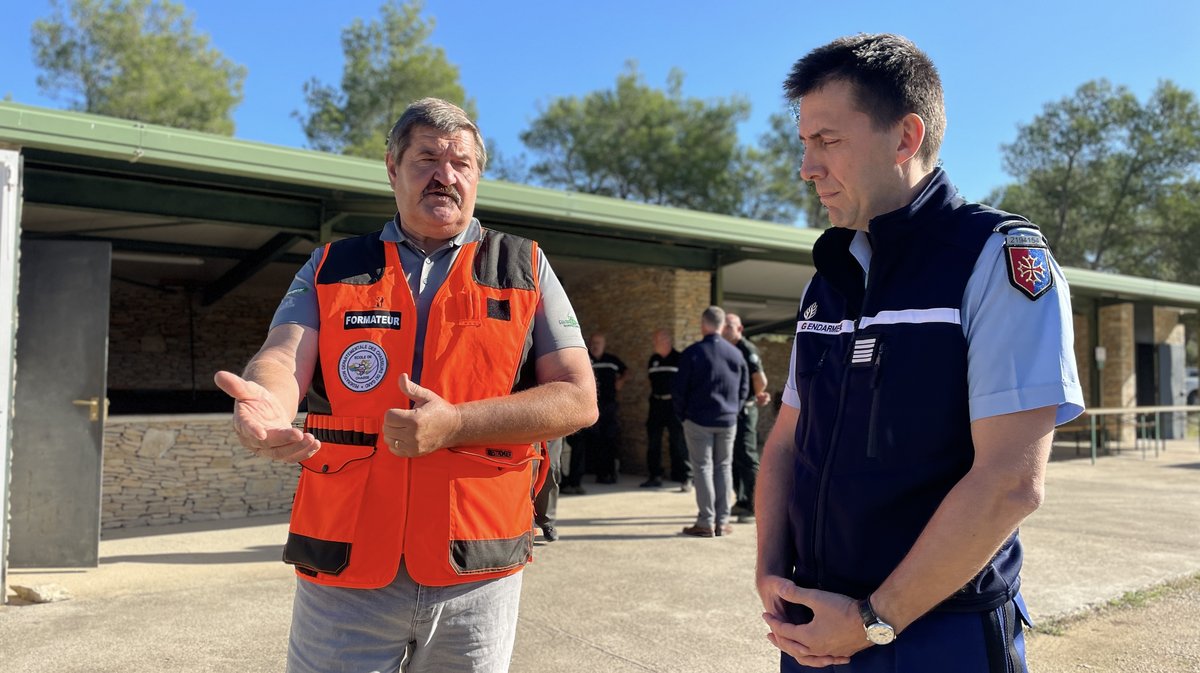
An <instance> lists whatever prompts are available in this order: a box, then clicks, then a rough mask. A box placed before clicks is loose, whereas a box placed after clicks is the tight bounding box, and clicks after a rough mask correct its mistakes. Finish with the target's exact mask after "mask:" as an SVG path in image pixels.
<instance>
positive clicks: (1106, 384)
mask: <svg viewBox="0 0 1200 673" xmlns="http://www.w3.org/2000/svg"><path fill="white" fill-rule="evenodd" d="M1100 345H1101V346H1103V347H1104V349H1105V351H1106V355H1107V360H1106V362H1105V365H1104V371H1103V373H1102V374H1101V376H1100V406H1102V407H1132V406H1136V405H1137V374H1136V372H1135V370H1134V365H1135V362H1136V357H1135V356H1136V352H1135V351H1136V345H1135V344H1134V338H1133V304H1113V305H1110V306H1103V307H1101V308H1100ZM1110 427H1111V422H1110ZM1133 440H1134V427H1133V424H1132V423H1131V422H1126V423H1123V424H1122V425H1121V436H1120V441H1121V442H1133Z"/></svg>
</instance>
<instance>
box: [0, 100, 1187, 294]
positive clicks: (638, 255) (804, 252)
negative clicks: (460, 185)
mask: <svg viewBox="0 0 1200 673" xmlns="http://www.w3.org/2000/svg"><path fill="white" fill-rule="evenodd" d="M0 144H11V145H15V146H20V147H23V148H33V149H36V150H41V151H45V152H48V153H51V155H52V156H58V155H62V156H66V157H71V158H73V159H79V160H81V161H82V160H83V159H84V158H89V159H94V160H105V161H108V162H120V163H121V164H123V165H126V166H130V167H137V168H139V169H140V170H141V171H142V172H143V173H145V172H151V173H153V172H154V171H156V170H159V169H157V168H150V167H164V169H166V170H175V171H177V172H178V174H179V175H182V176H184V177H185V178H187V177H191V178H193V179H195V180H196V181H197V182H201V181H203V180H201V176H203V178H204V180H209V179H211V180H216V179H218V178H223V179H226V180H227V179H230V178H234V179H237V180H239V181H243V182H246V183H247V184H252V185H255V186H256V187H258V188H266V187H286V188H287V189H288V190H289V191H291V192H300V193H308V192H311V193H312V194H314V195H317V196H319V197H320V198H321V199H323V202H322V203H323V205H322V209H321V214H322V216H323V217H326V218H327V219H326V221H330V220H329V219H328V218H329V216H331V215H332V214H335V213H337V212H338V210H339V208H340V209H342V210H343V211H344V212H345V213H354V212H358V213H367V214H370V216H371V217H372V218H375V219H373V220H371V221H374V222H377V221H378V217H379V215H380V214H390V210H391V208H392V205H391V196H392V195H391V191H390V189H389V187H388V184H387V179H386V175H385V174H384V165H383V163H382V162H381V161H371V160H367V159H359V158H355V157H347V156H342V155H336V154H329V153H325V152H316V151H312V150H304V149H297V148H289V147H280V146H277V145H268V144H265V143H258V142H252V141H246V140H237V139H234V138H228V137H223V136H216V135H211V134H207V133H199V132H195V131H184V130H179V129H172V128H167V127H163V126H155V125H151V124H142V123H140V122H135V121H129V120H124V119H115V118H111V117H103V116H98V115H91V114H85V113H80V112H70V111H62V110H50V109H45V108H39V107H32V106H27V105H21V104H17V103H11V102H0ZM153 188H154V187H151V189H153ZM477 209H478V211H479V212H480V214H481V219H483V217H485V216H486V217H487V218H500V219H502V220H504V221H506V222H508V223H510V224H513V225H516V226H517V227H518V228H527V230H529V231H536V232H537V236H538V237H539V238H544V237H546V236H550V237H552V238H553V237H555V236H558V237H559V238H560V240H564V241H565V240H566V238H565V237H568V236H574V237H575V238H574V239H572V240H573V241H574V244H575V245H576V246H579V241H580V240H584V241H587V240H590V239H587V238H581V237H589V236H600V237H603V238H604V239H606V241H607V242H609V243H611V242H613V241H614V240H620V239H624V240H625V241H626V244H625V245H624V247H621V246H617V248H618V252H617V253H616V254H619V255H630V256H631V257H630V258H631V259H633V260H634V261H646V262H652V261H654V260H656V259H661V260H663V261H664V262H666V261H670V260H672V259H676V260H680V261H689V262H690V263H691V264H692V265H693V267H692V268H704V267H706V266H708V265H709V264H710V263H711V264H714V265H720V264H721V263H727V262H730V261H735V260H738V259H772V260H777V261H787V262H794V263H801V264H804V263H809V262H810V260H811V253H812V246H813V243H814V242H815V241H816V239H817V237H818V236H819V235H820V232H819V231H817V230H815V229H805V228H798V227H790V226H786V225H780V224H775V223H769V222H759V221H754V220H747V219H742V218H736V217H728V216H724V215H714V214H710V213H702V212H696V211H690V210H684V209H679V208H667V207H662V206H651V205H646V204H640V203H633V202H630V201H624V200H620V199H613V198H607V197H601V196H594V195H590V194H579V193H575V192H567V191H558V190H551V189H544V188H538V187H530V186H526V185H516V184H511V183H506V182H499V181H487V180H485V181H483V182H482V183H481V184H480V186H479V196H478V203H477ZM335 219H336V218H335ZM313 226H315V225H313ZM372 226H375V225H372ZM343 231H346V232H348V233H357V232H355V231H353V230H352V229H345V230H343ZM655 243H657V244H662V245H661V246H659V247H660V248H661V251H660V253H658V254H657V256H656V255H651V254H646V253H645V251H646V250H648V249H649V248H651V247H654V246H652V245H647V244H655ZM672 246H685V247H686V246H690V250H691V252H690V253H688V252H687V249H685V247H679V248H672ZM700 249H707V250H708V252H707V253H706V254H707V255H708V256H704V255H697V254H696V253H697V252H701V250H700ZM672 250H674V252H672ZM685 253H687V254H685ZM710 253H711V254H710ZM689 254H690V256H688V255H689ZM671 255H675V256H674V257H671ZM710 260H711V261H710ZM1065 273H1066V277H1067V280H1068V282H1069V283H1070V284H1071V288H1072V290H1073V292H1075V293H1076V294H1079V295H1082V296H1092V297H1112V298H1118V299H1126V300H1143V301H1151V302H1154V303H1156V304H1162V305H1171V306H1179V307H1186V308H1200V287H1196V286H1191V285H1183V284H1180V283H1168V282H1163V281H1158V280H1152V279H1146V278H1136V277H1132V276H1121V275H1117V274H1109V273H1101V272H1096V271H1089V270H1085V269H1076V268H1068V269H1066V270H1065Z"/></svg>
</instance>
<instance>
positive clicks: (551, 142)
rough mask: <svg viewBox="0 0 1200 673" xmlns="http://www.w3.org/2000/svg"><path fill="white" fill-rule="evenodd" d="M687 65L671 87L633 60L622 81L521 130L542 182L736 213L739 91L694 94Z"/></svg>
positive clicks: (555, 105) (743, 110) (568, 100)
mask: <svg viewBox="0 0 1200 673" xmlns="http://www.w3.org/2000/svg"><path fill="white" fill-rule="evenodd" d="M682 88H683V73H682V72H680V71H679V70H672V71H671V73H670V75H669V76H668V78H667V88H666V89H665V90H661V89H655V88H652V87H650V86H647V85H646V84H645V82H643V81H642V77H641V75H639V74H638V71H637V66H636V64H634V63H629V64H628V65H627V67H626V70H625V72H623V73H622V74H620V75H619V76H618V77H617V83H616V87H615V88H613V89H609V90H604V91H594V92H592V93H589V94H587V95H586V96H584V97H582V98H579V97H574V96H571V97H564V98H557V99H555V100H553V101H551V102H550V103H549V104H548V105H546V106H545V108H544V109H543V110H542V111H541V113H540V114H539V116H538V117H537V118H536V119H534V120H533V122H532V124H531V125H530V127H529V128H528V129H526V130H525V131H524V132H522V133H521V136H520V137H521V141H522V142H523V143H524V144H525V146H526V147H527V148H529V150H530V151H531V153H532V154H533V155H534V159H535V162H534V163H533V165H532V166H530V168H529V174H530V176H531V177H532V178H533V180H534V181H536V182H539V183H541V184H544V185H547V186H551V187H561V188H565V189H571V190H575V191H579V192H586V193H590V194H602V195H605V196H612V197H616V198H620V199H629V200H633V201H641V202H644V203H652V204H657V205H667V206H676V207H680V208H691V209H694V210H703V211H708V212H715V213H726V214H737V213H738V212H739V207H740V203H741V195H740V194H739V189H738V188H739V187H740V186H741V181H740V180H739V179H738V177H737V175H736V174H735V169H736V168H737V167H738V164H739V162H740V158H739V154H738V142H737V124H738V122H740V121H742V120H744V119H745V118H746V117H747V116H748V115H749V112H750V105H749V103H747V102H746V101H744V100H741V99H739V98H731V99H728V100H717V101H714V102H711V103H708V102H705V101H702V100H699V99H695V98H685V97H684V96H683V93H682Z"/></svg>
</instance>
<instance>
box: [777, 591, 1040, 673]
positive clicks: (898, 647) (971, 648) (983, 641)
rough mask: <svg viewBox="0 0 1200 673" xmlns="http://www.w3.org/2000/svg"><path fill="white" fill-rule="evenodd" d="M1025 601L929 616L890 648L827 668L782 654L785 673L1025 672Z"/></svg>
mask: <svg viewBox="0 0 1200 673" xmlns="http://www.w3.org/2000/svg"><path fill="white" fill-rule="evenodd" d="M1028 615H1029V612H1028V610H1026V609H1025V600H1024V599H1023V598H1021V595H1020V594H1017V597H1016V599H1015V601H1010V602H1008V603H1006V604H1004V605H1001V606H1000V607H998V608H996V609H995V610H992V611H991V612H984V613H979V612H930V613H929V614H927V615H925V616H924V617H921V618H920V619H918V620H917V621H915V622H913V623H912V624H911V625H909V627H908V628H907V629H905V630H904V632H903V633H901V634H900V635H898V636H897V637H896V640H894V641H892V644H891V645H873V646H871V647H868V648H867V649H865V650H862V651H861V652H859V653H858V654H855V655H854V656H853V657H851V658H850V663H848V664H843V665H841V666H830V667H828V668H812V667H810V666H801V665H800V664H797V663H796V660H795V659H793V658H792V657H791V655H789V654H786V653H783V654H782V656H781V660H780V664H779V670H780V671H782V672H783V673H793V672H799V671H821V672H823V673H932V672H933V671H953V672H954V673H1026V671H1027V668H1026V666H1025V631H1024V627H1023V626H1022V624H1023V623H1028Z"/></svg>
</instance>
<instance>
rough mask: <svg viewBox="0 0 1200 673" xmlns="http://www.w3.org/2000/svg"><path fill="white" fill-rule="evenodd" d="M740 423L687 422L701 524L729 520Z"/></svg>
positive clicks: (724, 522) (684, 429) (719, 522)
mask: <svg viewBox="0 0 1200 673" xmlns="http://www.w3.org/2000/svg"><path fill="white" fill-rule="evenodd" d="M736 433H737V426H735V425H731V426H729V427H727V428H722V427H708V426H706V425H697V424H695V423H693V422H691V421H684V422H683V438H684V440H686V441H687V447H688V458H689V459H690V460H691V462H692V481H693V483H694V484H695V486H696V507H697V509H698V510H699V514H697V515H696V525H697V526H712V525H713V524H714V523H715V524H716V525H718V526H724V525H725V524H727V523H729V507H730V505H731V503H730V502H729V496H730V494H731V493H732V492H733V438H734V435H735V434H736Z"/></svg>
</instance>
